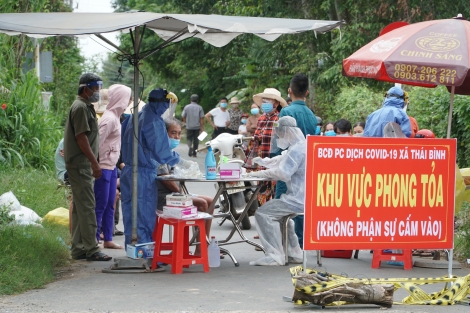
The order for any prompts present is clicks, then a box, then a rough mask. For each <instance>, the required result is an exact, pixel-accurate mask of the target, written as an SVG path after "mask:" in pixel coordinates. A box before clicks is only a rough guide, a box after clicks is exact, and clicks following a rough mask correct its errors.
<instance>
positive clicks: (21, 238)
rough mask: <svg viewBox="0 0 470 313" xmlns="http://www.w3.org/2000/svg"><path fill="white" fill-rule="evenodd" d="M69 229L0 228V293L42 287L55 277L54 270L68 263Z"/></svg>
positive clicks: (18, 291)
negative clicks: (66, 242)
mask: <svg viewBox="0 0 470 313" xmlns="http://www.w3.org/2000/svg"><path fill="white" fill-rule="evenodd" d="M68 237H69V236H68V228H67V227H64V226H58V225H45V227H38V226H31V225H30V226H7V227H2V228H0V238H2V240H0V251H2V254H1V256H0V295H9V294H16V293H21V292H24V291H26V290H29V289H35V288H41V287H43V286H44V285H45V284H47V283H49V282H51V281H53V280H54V269H55V268H56V267H58V266H64V265H66V264H67V263H68V258H69V256H70V253H69V250H68V248H67V247H66V246H65V245H64V243H62V241H61V239H60V238H68Z"/></svg>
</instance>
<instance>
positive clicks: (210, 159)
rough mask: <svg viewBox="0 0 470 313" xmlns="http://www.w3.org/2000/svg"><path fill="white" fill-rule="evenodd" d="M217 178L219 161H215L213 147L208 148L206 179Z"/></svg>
mask: <svg viewBox="0 0 470 313" xmlns="http://www.w3.org/2000/svg"><path fill="white" fill-rule="evenodd" d="M216 178H217V163H216V162H215V156H214V152H213V151H212V147H209V148H208V149H207V155H206V179H210V180H215V179H216Z"/></svg>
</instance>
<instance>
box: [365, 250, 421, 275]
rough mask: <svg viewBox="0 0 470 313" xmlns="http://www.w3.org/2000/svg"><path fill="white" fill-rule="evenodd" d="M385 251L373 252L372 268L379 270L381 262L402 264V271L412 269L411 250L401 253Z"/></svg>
mask: <svg viewBox="0 0 470 313" xmlns="http://www.w3.org/2000/svg"><path fill="white" fill-rule="evenodd" d="M384 251H385V250H374V255H373V257H372V268H379V267H380V262H381V261H393V262H403V269H405V270H411V269H412V268H413V256H412V252H411V250H402V251H401V253H386V252H384Z"/></svg>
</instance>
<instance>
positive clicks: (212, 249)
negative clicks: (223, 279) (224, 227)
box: [207, 236, 220, 267]
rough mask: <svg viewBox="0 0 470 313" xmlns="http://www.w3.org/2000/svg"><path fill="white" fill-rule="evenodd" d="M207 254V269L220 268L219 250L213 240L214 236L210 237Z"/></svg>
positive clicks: (215, 241)
mask: <svg viewBox="0 0 470 313" xmlns="http://www.w3.org/2000/svg"><path fill="white" fill-rule="evenodd" d="M207 254H208V256H209V267H219V266H220V248H219V245H218V244H217V240H215V236H212V237H211V243H210V245H209V247H208V248H207Z"/></svg>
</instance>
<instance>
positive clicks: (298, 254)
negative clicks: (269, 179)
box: [255, 199, 302, 265]
mask: <svg viewBox="0 0 470 313" xmlns="http://www.w3.org/2000/svg"><path fill="white" fill-rule="evenodd" d="M292 213H299V210H298V209H296V208H291V207H290V206H289V205H287V204H286V203H284V202H283V201H281V200H277V199H273V200H270V201H268V202H266V203H265V204H264V205H262V206H261V207H260V208H258V210H257V211H256V213H255V219H256V224H257V228H256V230H257V231H258V234H259V239H260V241H261V244H262V246H263V248H264V249H265V251H266V256H269V257H271V258H272V259H274V260H275V261H276V262H277V263H278V264H279V265H284V263H285V258H286V257H285V254H284V249H283V247H282V232H281V227H282V224H281V223H280V222H281V219H282V218H283V217H284V216H287V215H290V214H292ZM287 254H288V256H291V257H294V258H298V259H301V258H302V250H301V249H300V246H299V240H298V238H297V235H296V234H295V231H294V222H293V221H292V220H290V221H289V223H288V225H287Z"/></svg>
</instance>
